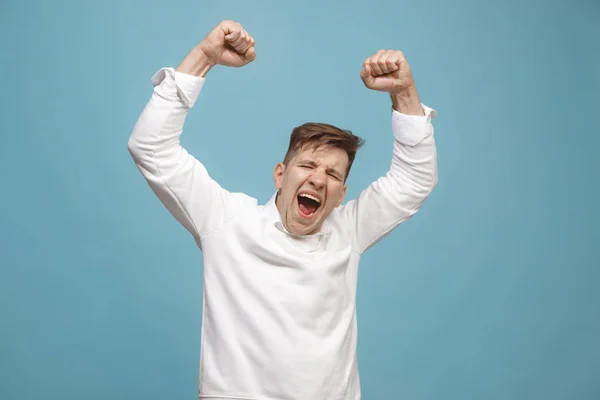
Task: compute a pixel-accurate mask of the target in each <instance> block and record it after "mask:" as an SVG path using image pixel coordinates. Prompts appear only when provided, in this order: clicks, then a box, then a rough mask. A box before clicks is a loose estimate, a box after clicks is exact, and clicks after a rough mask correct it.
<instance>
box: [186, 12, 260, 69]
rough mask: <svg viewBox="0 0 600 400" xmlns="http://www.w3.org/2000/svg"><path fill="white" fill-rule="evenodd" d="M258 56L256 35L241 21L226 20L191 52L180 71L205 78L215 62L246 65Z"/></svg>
mask: <svg viewBox="0 0 600 400" xmlns="http://www.w3.org/2000/svg"><path fill="white" fill-rule="evenodd" d="M255 59H256V51H255V50H254V39H253V38H252V36H250V35H249V34H248V32H246V30H244V28H243V27H242V26H241V25H240V24H239V23H237V22H233V21H223V22H221V23H220V24H219V25H217V26H216V27H215V28H214V29H213V30H212V31H211V32H210V33H209V34H208V35H206V37H205V38H204V39H203V40H202V42H200V44H198V45H197V46H196V47H194V48H193V49H192V51H190V53H189V54H188V55H187V56H186V58H185V59H184V60H183V61H182V62H181V64H179V66H178V67H177V71H180V72H183V73H186V74H190V75H196V76H200V77H204V76H205V75H206V74H207V73H208V71H209V70H210V69H211V68H212V67H214V66H215V65H225V66H228V67H242V66H244V65H246V64H248V63H250V62H252V61H254V60H255Z"/></svg>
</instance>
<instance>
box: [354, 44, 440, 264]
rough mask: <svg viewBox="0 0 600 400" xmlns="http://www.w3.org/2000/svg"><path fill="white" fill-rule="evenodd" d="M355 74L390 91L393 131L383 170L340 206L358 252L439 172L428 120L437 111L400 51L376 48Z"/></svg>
mask: <svg viewBox="0 0 600 400" xmlns="http://www.w3.org/2000/svg"><path fill="white" fill-rule="evenodd" d="M360 76H361V78H362V80H363V82H364V84H365V86H367V87H368V88H369V89H372V90H378V91H382V92H387V93H389V95H390V97H391V100H392V130H393V133H394V146H393V153H392V162H391V166H390V169H389V171H388V172H387V174H385V175H384V176H382V177H381V178H379V179H378V180H376V181H375V182H373V183H372V184H371V185H369V186H368V187H367V188H366V189H365V190H363V191H362V193H361V194H360V195H359V196H358V198H357V199H355V200H352V201H350V202H348V203H347V204H346V205H345V206H344V208H343V212H344V214H345V215H346V218H347V219H348V220H349V221H350V224H351V225H350V226H351V232H350V234H351V236H352V238H353V245H354V247H355V250H356V251H357V252H359V253H362V252H364V251H365V250H367V249H368V248H369V247H371V246H372V245H373V244H374V243H376V242H377V241H378V240H380V239H381V238H382V237H384V236H385V235H387V234H389V233H390V232H391V231H392V230H393V229H394V228H396V227H397V226H398V225H400V224H401V223H402V222H404V221H406V220H407V219H409V218H410V217H411V216H413V215H414V214H415V213H416V212H417V211H418V210H419V209H420V208H421V206H422V205H423V202H424V201H425V199H426V198H427V197H428V196H429V194H430V193H431V191H432V190H433V188H434V187H435V186H436V185H437V182H438V176H437V154H436V147H435V141H434V138H433V126H432V124H431V119H432V118H433V117H435V114H436V113H435V111H434V110H432V109H431V108H429V107H427V106H425V105H423V104H421V101H420V99H419V95H418V92H417V89H416V86H415V83H414V80H413V77H412V73H411V70H410V66H409V65H408V63H407V61H406V59H405V58H404V55H403V54H402V52H401V51H391V50H387V51H384V50H381V51H379V52H377V53H376V54H375V55H373V56H372V57H369V58H368V59H366V60H365V62H364V64H363V69H362V71H361V74H360Z"/></svg>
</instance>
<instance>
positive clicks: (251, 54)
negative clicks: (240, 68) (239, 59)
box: [244, 46, 256, 62]
mask: <svg viewBox="0 0 600 400" xmlns="http://www.w3.org/2000/svg"><path fill="white" fill-rule="evenodd" d="M244 59H246V61H248V62H251V61H254V60H255V59H256V50H254V46H253V47H250V48H249V49H248V51H247V52H246V54H244Z"/></svg>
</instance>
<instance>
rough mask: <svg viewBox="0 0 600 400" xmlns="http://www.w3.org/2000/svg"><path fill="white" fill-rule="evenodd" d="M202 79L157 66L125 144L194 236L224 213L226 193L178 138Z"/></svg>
mask: <svg viewBox="0 0 600 400" xmlns="http://www.w3.org/2000/svg"><path fill="white" fill-rule="evenodd" d="M204 82H205V79H204V78H201V77H196V76H191V75H186V74H183V73H180V72H177V71H175V70H174V69H173V68H162V69H161V70H159V71H158V72H157V73H156V74H155V75H154V76H153V77H152V84H153V86H154V91H153V94H152V96H151V98H150V100H149V101H148V103H147V105H146V107H145V108H144V110H143V111H142V113H141V115H140V116H139V118H138V120H137V122H136V124H135V126H134V128H133V132H132V133H131V135H130V137H129V142H128V150H129V153H130V154H131V156H132V158H133V160H134V162H135V164H136V166H137V167H138V169H139V170H140V172H141V173H142V175H143V177H144V178H145V180H146V182H147V183H148V185H149V186H150V188H151V189H152V191H153V192H154V193H155V194H156V196H157V197H158V198H159V200H160V201H161V203H162V204H163V205H164V206H165V207H166V208H167V209H168V210H169V212H170V213H171V214H172V215H173V216H174V217H175V219H177V221H179V222H180V223H181V224H182V225H183V226H184V227H185V229H187V230H188V231H189V232H190V233H191V234H192V235H193V236H194V237H195V238H196V239H200V238H202V237H203V236H205V235H207V234H209V233H210V232H212V231H214V230H216V229H218V228H219V227H221V226H222V225H223V224H224V223H225V222H226V221H227V220H228V218H229V217H230V216H229V215H228V212H229V211H228V210H230V209H231V207H229V203H230V202H231V198H232V195H231V193H230V192H228V191H227V190H225V189H223V188H222V187H221V186H220V185H219V184H218V183H217V182H216V181H214V180H213V179H212V178H211V177H210V175H209V174H208V172H207V170H206V168H205V167H204V165H203V164H202V163H201V162H200V161H198V160H197V159H196V158H194V157H193V156H192V155H190V154H189V153H188V152H187V151H186V150H185V149H184V148H183V147H182V146H181V144H180V136H181V134H182V131H183V126H184V122H185V119H186V117H187V114H188V112H189V110H190V109H191V108H192V107H193V106H194V104H195V102H196V100H197V98H198V96H199V95H200V92H201V90H202V87H203V85H204Z"/></svg>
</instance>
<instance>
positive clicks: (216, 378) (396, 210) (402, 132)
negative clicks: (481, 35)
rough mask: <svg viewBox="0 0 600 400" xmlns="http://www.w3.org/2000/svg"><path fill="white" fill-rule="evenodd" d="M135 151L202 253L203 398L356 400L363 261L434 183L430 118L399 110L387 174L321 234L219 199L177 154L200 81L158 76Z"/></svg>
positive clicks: (238, 200) (210, 183)
mask: <svg viewBox="0 0 600 400" xmlns="http://www.w3.org/2000/svg"><path fill="white" fill-rule="evenodd" d="M152 82H153V84H154V93H153V95H152V97H151V99H150V101H149V102H148V104H147V106H146V108H145V109H144V111H143V112H142V114H141V116H140V118H139V120H138V121H137V123H136V125H135V127H134V130H133V132H132V134H131V137H130V139H129V143H128V148H129V151H130V153H131V155H132V157H133V159H134V160H135V163H136V165H137V166H138V168H139V170H140V171H141V173H142V174H143V176H144V178H145V179H146V181H147V182H148V184H149V185H150V187H151V188H152V190H153V191H154V193H155V194H156V195H157V196H158V198H159V199H160V200H161V202H162V203H163V204H164V205H165V207H166V208H167V209H168V210H169V211H170V212H171V214H172V215H173V216H174V217H175V218H176V219H177V220H178V221H179V222H180V223H181V224H182V225H183V226H184V227H185V228H186V229H187V230H188V231H189V232H190V233H191V234H192V235H193V237H194V238H195V240H196V243H197V244H198V246H199V248H200V249H201V250H202V255H203V263H204V298H203V310H202V311H203V312H202V336H201V356H200V361H201V362H200V372H199V398H201V399H211V400H218V399H238V400H239V399H253V400H284V399H285V400H292V399H293V400H358V399H360V383H359V374H358V368H357V359H356V346H357V323H356V307H355V304H356V303H355V299H356V286H357V274H358V264H359V260H360V257H361V254H362V253H363V252H364V251H365V250H367V249H368V248H369V247H371V246H372V245H373V244H374V243H376V242H377V241H378V240H380V239H381V238H382V237H384V236H385V235H387V234H388V233H389V232H390V231H391V230H392V229H394V228H395V227H396V226H398V225H399V224H400V223H402V222H403V221H405V220H407V219H408V218H410V217H411V216H412V215H414V214H415V213H416V212H417V211H418V210H419V208H420V207H421V205H422V204H423V202H424V201H425V199H426V197H427V196H428V195H429V194H430V193H431V191H432V190H433V188H434V186H435V185H436V184H437V161H436V148H435V143H434V138H433V127H432V124H431V119H432V118H433V117H434V116H435V111H434V110H432V109H431V108H428V107H427V106H425V105H423V110H424V111H425V116H409V115H403V114H400V113H398V112H397V111H395V110H393V111H392V131H393V134H394V137H395V139H396V140H395V141H394V147H393V157H392V163H391V167H390V170H389V172H388V173H387V174H386V175H385V176H383V177H381V178H380V179H378V180H377V181H375V182H373V183H372V184H371V185H369V186H368V187H367V188H366V189H365V190H364V191H363V192H362V193H361V194H360V195H359V197H358V198H357V199H355V200H351V201H348V202H347V203H346V204H345V205H342V206H340V207H338V208H336V209H335V210H334V211H333V213H332V214H331V215H330V216H329V217H328V219H327V220H326V221H325V223H324V225H323V229H322V230H321V231H320V232H319V233H317V234H314V235H309V236H296V235H293V234H290V233H288V232H287V231H286V229H285V228H284V227H283V225H282V223H281V219H280V215H279V212H278V210H277V208H276V207H275V202H274V200H275V195H273V197H272V198H271V200H270V201H269V202H268V203H267V204H265V205H260V204H258V202H257V200H255V199H254V198H252V197H249V196H247V195H245V194H242V193H233V192H229V191H227V190H225V189H223V188H222V187H221V186H220V185H219V184H218V183H217V182H215V181H214V180H213V179H212V178H211V177H210V176H209V174H208V172H207V170H206V168H205V167H204V165H203V164H202V163H201V162H200V161H198V160H197V159H195V158H194V157H193V156H191V155H190V154H189V153H188V152H187V151H186V150H185V149H184V148H182V147H181V145H180V141H179V138H180V135H181V132H182V129H183V125H184V121H185V118H186V116H187V113H188V112H189V110H190V109H191V107H193V105H194V103H195V101H196V99H197V98H198V96H199V94H200V91H201V89H202V86H203V84H204V82H205V78H199V77H195V76H189V75H185V74H182V73H179V72H176V71H175V70H174V69H173V68H163V69H161V70H160V71H158V72H157V73H156V74H155V75H154V76H153V78H152Z"/></svg>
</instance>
